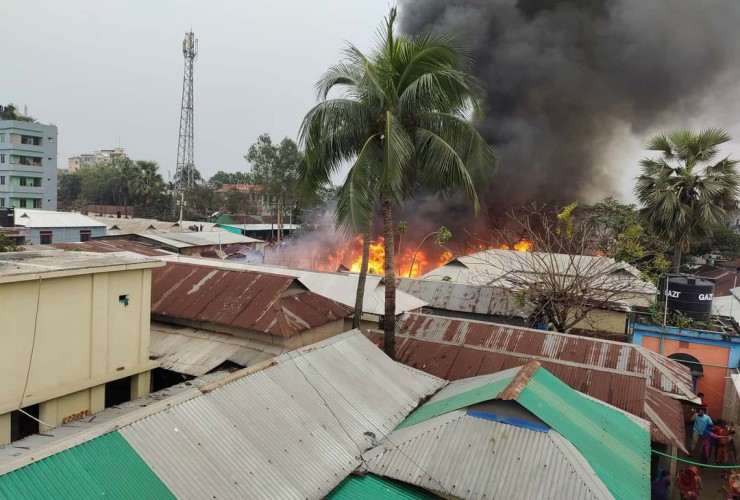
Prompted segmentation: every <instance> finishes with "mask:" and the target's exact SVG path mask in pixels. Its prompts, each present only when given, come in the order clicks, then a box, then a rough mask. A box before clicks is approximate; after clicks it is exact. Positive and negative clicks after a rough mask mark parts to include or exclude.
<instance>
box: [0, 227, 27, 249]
mask: <svg viewBox="0 0 740 500" xmlns="http://www.w3.org/2000/svg"><path fill="white" fill-rule="evenodd" d="M22 250H23V247H19V246H18V245H16V244H15V240H14V239H13V238H10V237H8V236H7V235H6V234H5V233H3V232H1V231H0V253H2V252H20V251H22Z"/></svg>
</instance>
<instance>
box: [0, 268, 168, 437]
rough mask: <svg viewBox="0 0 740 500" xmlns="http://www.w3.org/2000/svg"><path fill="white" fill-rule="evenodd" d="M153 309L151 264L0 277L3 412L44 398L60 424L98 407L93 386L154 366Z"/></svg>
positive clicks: (50, 416)
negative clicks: (114, 269) (54, 274)
mask: <svg viewBox="0 0 740 500" xmlns="http://www.w3.org/2000/svg"><path fill="white" fill-rule="evenodd" d="M121 295H127V296H128V305H124V304H123V303H121V302H119V296H121ZM150 308H151V270H150V269H135V270H126V271H117V272H102V273H96V274H83V275H73V276H64V277H55V278H47V279H39V280H34V281H19V282H10V283H0V312H1V313H2V318H3V328H2V335H0V380H2V381H3V382H2V384H0V415H2V414H5V413H7V412H10V411H13V410H16V409H18V408H23V407H26V406H28V405H33V404H37V403H41V407H40V412H41V413H42V414H43V415H44V416H46V417H47V418H48V419H49V420H48V421H47V420H44V418H43V416H42V417H41V420H44V421H46V422H47V423H50V424H57V425H58V424H59V423H61V420H62V419H63V418H64V417H67V416H69V415H72V414H75V413H78V412H80V411H85V410H89V411H91V412H93V411H97V410H100V409H102V408H101V406H100V401H101V399H100V398H101V397H104V396H101V393H100V389H98V388H97V386H101V385H103V384H105V383H106V382H109V381H111V380H116V379H120V378H124V377H129V376H132V375H137V374H139V373H142V372H146V371H148V370H150V369H151V368H152V367H153V366H154V363H152V362H150V361H149V314H150ZM26 374H28V376H27V377H26ZM146 376H148V375H146ZM137 384H138V385H137V391H138V392H139V393H140V392H141V391H142V390H143V389H142V387H143V386H144V385H145V381H143V383H141V381H137ZM93 388H94V389H93ZM91 389H92V390H91ZM132 392H134V390H133V385H132ZM58 398H61V399H58ZM55 399H58V400H57V401H56V402H54V403H50V404H44V403H45V402H50V401H52V400H55ZM2 423H3V420H2V419H0V427H2ZM0 439H2V436H0Z"/></svg>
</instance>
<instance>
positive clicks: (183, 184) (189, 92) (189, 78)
mask: <svg viewBox="0 0 740 500" xmlns="http://www.w3.org/2000/svg"><path fill="white" fill-rule="evenodd" d="M182 53H183V55H184V56H185V73H184V75H183V79H182V109H181V110H180V138H179V140H178V142H177V170H176V171H175V190H176V191H177V193H182V192H183V191H186V190H188V189H190V188H192V187H193V184H194V183H195V156H194V153H193V62H194V61H195V58H196V56H197V55H198V40H197V39H196V38H195V33H193V32H192V31H190V32H188V33H185V39H184V40H183V42H182Z"/></svg>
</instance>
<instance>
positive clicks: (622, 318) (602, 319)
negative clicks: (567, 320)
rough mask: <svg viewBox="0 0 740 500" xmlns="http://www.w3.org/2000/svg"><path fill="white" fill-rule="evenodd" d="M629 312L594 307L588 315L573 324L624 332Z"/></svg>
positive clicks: (581, 327)
mask: <svg viewBox="0 0 740 500" xmlns="http://www.w3.org/2000/svg"><path fill="white" fill-rule="evenodd" d="M626 322H627V313H626V312H622V311H612V310H610V309H593V310H591V311H589V312H588V314H586V317H585V318H584V319H582V320H581V321H579V322H578V323H576V324H575V326H573V328H580V329H583V330H602V331H605V332H614V333H624V330H625V324H626Z"/></svg>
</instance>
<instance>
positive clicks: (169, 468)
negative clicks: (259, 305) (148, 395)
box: [120, 330, 445, 499]
mask: <svg viewBox="0 0 740 500" xmlns="http://www.w3.org/2000/svg"><path fill="white" fill-rule="evenodd" d="M275 361H276V364H275V365H274V366H271V367H269V368H265V369H263V370H261V371H259V372H257V373H254V374H251V375H248V376H245V377H243V378H241V379H238V380H236V381H234V382H231V383H229V384H227V385H225V386H223V387H221V388H218V389H215V390H213V391H212V392H210V393H207V394H205V395H203V396H201V397H197V398H193V399H190V400H188V401H186V402H184V403H182V404H179V405H177V406H174V407H173V408H171V409H169V410H167V411H162V412H159V413H157V414H154V415H152V416H150V417H147V418H145V419H143V420H140V421H138V422H135V423H133V424H131V425H129V426H127V427H124V428H122V429H121V430H120V433H121V434H122V435H123V436H124V438H125V439H126V440H127V441H128V442H129V444H131V446H133V448H134V449H135V450H136V452H137V453H138V454H139V455H140V456H141V457H142V458H143V459H144V460H145V461H146V463H147V464H148V465H149V466H150V467H151V468H152V470H153V471H154V472H155V473H156V474H157V476H158V477H159V478H160V479H161V480H162V481H163V482H164V483H165V484H166V485H167V487H168V488H169V489H170V490H171V491H172V492H173V493H174V494H175V495H176V496H178V497H181V498H206V497H207V498H212V497H217V498H316V499H318V498H323V497H324V496H325V495H327V494H328V493H329V492H330V491H331V490H332V489H333V488H334V487H335V486H336V485H338V484H339V483H340V482H341V481H342V480H343V479H344V478H345V477H346V476H347V475H349V474H350V473H351V472H352V471H354V470H355V469H356V468H357V467H358V466H359V465H361V463H362V459H361V455H362V453H363V451H365V450H367V449H368V448H370V447H372V446H373V445H374V443H375V442H376V441H375V440H376V439H382V438H383V437H384V436H386V435H387V434H388V433H390V432H391V431H392V430H393V429H394V428H395V427H396V426H397V425H398V424H399V423H400V422H401V421H402V420H403V419H404V417H405V416H406V415H407V414H408V413H409V412H411V411H412V410H413V409H414V408H415V407H416V406H417V405H418V403H419V401H421V400H422V399H423V398H425V397H426V396H429V395H430V394H432V393H434V392H435V391H436V390H437V389H439V388H440V387H442V386H443V385H444V384H445V382H444V381H443V380H441V379H438V378H436V377H431V376H429V375H426V374H424V373H422V372H419V371H418V370H414V369H411V368H408V367H406V366H403V365H401V364H399V363H396V362H394V361H391V360H390V359H389V358H388V357H386V356H385V355H384V354H383V353H382V352H381V351H380V350H379V349H378V348H377V347H375V345H373V344H372V343H371V342H370V341H368V340H367V339H366V338H365V337H364V336H363V335H362V334H361V333H360V332H359V331H357V330H354V331H351V332H347V333H344V334H341V335H338V336H336V337H332V338H330V339H328V340H326V341H322V342H319V343H317V344H313V345H311V346H308V347H305V348H302V349H299V350H296V351H292V352H289V353H286V354H284V355H282V356H279V357H278V358H276V360H275Z"/></svg>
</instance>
